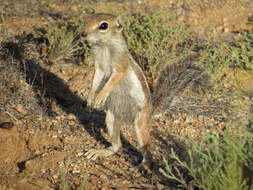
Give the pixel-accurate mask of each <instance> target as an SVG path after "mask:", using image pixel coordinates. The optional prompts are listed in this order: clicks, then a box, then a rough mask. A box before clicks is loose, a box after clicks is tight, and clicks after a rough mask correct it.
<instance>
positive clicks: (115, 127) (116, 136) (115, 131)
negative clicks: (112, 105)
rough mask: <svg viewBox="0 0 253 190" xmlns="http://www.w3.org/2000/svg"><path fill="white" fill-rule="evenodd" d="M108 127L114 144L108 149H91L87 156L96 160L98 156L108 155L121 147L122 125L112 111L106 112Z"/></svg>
mask: <svg viewBox="0 0 253 190" xmlns="http://www.w3.org/2000/svg"><path fill="white" fill-rule="evenodd" d="M106 127H107V131H108V133H109V136H110V138H111V141H112V146H110V147H108V148H106V149H100V150H97V149H91V150H89V151H87V152H86V153H85V156H86V157H87V158H88V159H90V160H96V159H97V158H98V157H108V156H111V155H113V154H115V153H116V152H117V151H118V150H119V148H120V147H121V141H120V126H119V122H117V120H115V117H114V115H113V113H112V112H111V111H107V113H106Z"/></svg>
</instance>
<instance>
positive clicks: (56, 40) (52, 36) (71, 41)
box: [45, 21, 83, 63]
mask: <svg viewBox="0 0 253 190" xmlns="http://www.w3.org/2000/svg"><path fill="white" fill-rule="evenodd" d="M45 38H46V39H47V40H48V60H49V61H51V62H52V63H59V62H61V61H63V60H70V59H73V56H74V55H76V54H77V53H78V52H80V51H82V50H83V47H82V38H81V30H80V27H78V26H77V25H75V24H72V25H71V24H70V23H68V22H65V21H64V22H62V23H60V24H57V25H50V26H49V27H48V30H47V33H46V34H45Z"/></svg>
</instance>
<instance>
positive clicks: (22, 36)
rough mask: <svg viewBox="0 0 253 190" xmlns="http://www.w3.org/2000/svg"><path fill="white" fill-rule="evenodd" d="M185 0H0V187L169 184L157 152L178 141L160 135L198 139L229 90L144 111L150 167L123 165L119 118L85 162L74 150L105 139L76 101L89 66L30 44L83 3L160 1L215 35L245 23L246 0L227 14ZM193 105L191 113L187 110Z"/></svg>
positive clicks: (221, 110) (104, 6) (223, 121)
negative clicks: (113, 139)
mask: <svg viewBox="0 0 253 190" xmlns="http://www.w3.org/2000/svg"><path fill="white" fill-rule="evenodd" d="M187 2H188V3H187ZM189 2H191V1H183V0H182V1H173V0H172V1H166V0H163V1H152V0H150V1H148V0H139V1H133V0H126V1H124V0H122V1H109V2H108V1H105V0H101V1H100V0H97V1H90V0H89V1H86V0H85V1H81V2H80V1H77V0H76V1H68V0H67V1H61V0H55V1H53V0H52V1H51V0H41V1H36V0H20V1H15V0H10V1H1V2H0V42H1V47H2V49H1V53H0V55H1V60H0V63H1V64H0V71H1V72H2V73H1V74H0V81H5V82H4V83H3V82H2V83H1V85H2V86H1V88H0V91H1V92H0V106H1V107H0V190H2V189H3V190H5V189H6V190H7V189H13V190H18V189H20V190H23V189H26V190H29V189H31V190H34V189H64V182H65V181H66V182H67V183H68V185H67V186H68V187H69V188H70V189H77V188H78V187H80V185H81V183H82V181H83V176H85V175H86V174H87V178H86V183H85V188H86V189H89V190H90V189H103V190H105V189H176V187H175V186H174V184H173V183H171V182H169V181H167V180H166V179H165V178H164V177H163V176H162V175H161V174H160V172H159V171H158V169H159V168H160V167H162V166H163V163H162V157H163V156H165V157H166V156H167V155H169V150H170V149H171V148H172V147H173V148H174V149H175V150H176V152H177V153H178V154H180V155H182V156H183V155H184V154H185V145H184V143H183V142H181V141H180V140H179V139H178V138H176V137H175V136H172V135H170V134H177V135H179V136H182V137H189V138H191V139H193V140H198V139H199V137H201V136H204V135H206V133H212V132H213V133H215V132H216V131H219V130H224V128H225V127H226V126H227V124H228V123H229V122H230V117H232V115H233V114H234V111H233V109H232V106H231V105H230V102H231V97H230V96H227V95H224V94H222V93H219V92H216V93H214V94H209V95H208V96H207V97H201V96H200V97H194V98H193V99H190V98H189V104H188V105H187V106H185V105H180V99H179V100H178V104H177V105H178V107H175V108H171V113H170V114H169V115H160V116H157V117H156V118H154V121H153V124H152V128H153V132H152V152H153V155H154V158H153V159H154V167H153V168H152V172H150V171H148V170H144V171H141V172H136V173H133V172H132V171H131V170H130V168H131V167H132V166H133V165H135V164H136V163H137V162H138V160H139V159H140V156H141V155H140V153H139V152H138V151H137V150H136V147H137V142H136V140H135V136H134V132H133V131H130V130H128V126H124V127H123V133H122V141H123V149H122V150H121V151H120V152H119V153H117V154H116V155H114V156H112V157H110V158H101V159H98V160H96V161H95V162H94V161H90V160H87V159H86V158H85V157H84V154H85V152H86V151H87V150H89V149H90V148H103V147H105V146H108V145H109V139H108V135H107V133H106V130H105V124H104V117H105V115H104V113H103V112H102V111H99V110H91V109H89V108H87V107H86V99H87V95H88V91H89V88H90V84H91V81H92V73H93V67H92V66H87V65H85V64H82V63H81V62H80V63H79V64H74V63H65V64H60V65H52V66H50V65H48V64H46V63H45V62H44V60H45V59H42V58H41V57H43V54H46V53H45V52H44V49H43V47H40V46H36V44H39V43H40V39H39V38H38V37H37V36H38V31H39V29H43V28H44V27H45V26H47V25H48V24H52V23H56V22H58V21H59V20H64V19H69V18H70V17H72V16H76V15H82V14H83V15H85V14H89V13H91V12H93V11H95V12H112V13H115V14H119V13H120V12H122V11H124V12H126V13H128V14H131V13H133V12H134V11H133V10H135V11H136V10H138V11H140V12H145V11H150V10H154V11H156V10H161V9H164V10H165V9H168V10H170V11H171V12H172V13H173V14H175V15H176V16H177V19H178V21H179V22H182V24H183V23H186V22H191V24H193V25H194V26H195V27H194V28H195V30H196V32H199V35H202V36H205V35H207V34H209V33H212V34H213V35H214V37H216V39H218V38H219V36H223V34H224V33H227V36H229V34H230V32H238V31H243V30H252V29H253V25H252V20H253V14H252V10H253V9H252V8H253V7H252V3H251V4H250V3H248V2H249V1H245V2H244V1H240V2H244V3H245V4H242V5H244V6H240V7H239V9H237V10H236V11H237V13H238V14H236V16H235V14H234V12H233V11H228V9H225V8H224V9H222V8H221V9H220V10H217V9H216V10H214V9H213V8H212V6H209V7H208V6H207V7H205V6H204V7H202V8H201V9H200V7H199V6H198V5H197V4H190V3H189ZM231 2H234V1H231ZM247 3H248V4H247ZM228 6H229V5H228ZM242 10H243V11H242ZM210 15H215V16H213V17H211V16H210ZM221 18H223V19H221ZM41 31H42V30H41ZM31 44H32V45H33V46H31V47H30V45H31ZM28 46H29V47H28ZM27 48H33V49H35V52H37V53H39V54H40V59H35V57H36V56H37V54H36V55H35V54H32V55H24V54H25V53H26V52H25V50H26V49H27ZM10 50H11V51H10ZM24 57H25V59H23V58H24ZM38 60H39V61H38ZM8 77H9V78H8ZM6 79H8V80H6ZM247 101H250V100H247ZM251 104H252V102H251ZM180 106H181V107H180ZM179 108H182V109H179ZM193 109H195V114H193V115H192V114H190V113H189V111H187V110H193ZM242 109H243V110H244V111H243V112H240V113H243V114H241V115H240V114H239V115H238V117H241V118H242V120H243V121H245V123H246V122H247V115H248V113H249V110H250V103H248V102H247V103H246V105H245V106H244V107H243V108H242ZM245 123H244V124H245ZM64 177H65V179H63V178H64Z"/></svg>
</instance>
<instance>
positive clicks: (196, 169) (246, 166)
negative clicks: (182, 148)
mask: <svg viewBox="0 0 253 190" xmlns="http://www.w3.org/2000/svg"><path fill="white" fill-rule="evenodd" d="M187 153H188V158H189V161H188V162H186V161H183V160H182V159H181V158H179V157H178V155H177V154H176V153H175V152H174V151H173V150H171V155H170V159H172V160H173V163H172V164H171V163H170V164H168V162H167V160H166V159H165V158H164V163H165V167H164V169H162V168H161V169H160V172H161V173H162V174H163V175H164V176H165V177H167V178H168V179H170V180H174V181H176V182H177V183H178V185H179V186H180V187H183V188H187V189H194V188H195V187H198V188H200V189H205V190H214V189H215V190H223V189H230V190H238V189H243V190H247V189H250V188H251V186H252V180H253V178H252V174H253V166H252V161H253V145H252V134H249V133H247V134H246V135H245V134H244V135H243V134H239V133H237V134H229V133H228V132H225V133H224V134H223V136H220V135H219V134H216V135H209V136H208V138H205V139H203V140H202V141H201V143H200V144H197V143H194V142H191V147H190V148H189V149H188V151H187ZM182 169H184V170H186V171H187V173H188V174H189V175H190V176H191V178H192V180H191V182H189V181H187V180H186V179H185V177H184V174H183V173H182V172H180V171H182Z"/></svg>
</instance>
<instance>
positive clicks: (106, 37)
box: [84, 13, 123, 45]
mask: <svg viewBox="0 0 253 190" xmlns="http://www.w3.org/2000/svg"><path fill="white" fill-rule="evenodd" d="M122 30H123V28H122V26H121V25H120V23H119V17H117V16H115V15H112V14H104V13H98V14H93V15H91V16H89V17H88V18H87V19H86V20H85V24H84V35H85V36H86V40H87V41H88V42H90V43H92V44H101V45H106V44H112V42H113V40H115V39H116V38H117V37H120V36H121V32H122Z"/></svg>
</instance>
